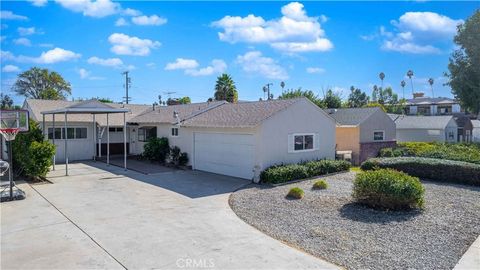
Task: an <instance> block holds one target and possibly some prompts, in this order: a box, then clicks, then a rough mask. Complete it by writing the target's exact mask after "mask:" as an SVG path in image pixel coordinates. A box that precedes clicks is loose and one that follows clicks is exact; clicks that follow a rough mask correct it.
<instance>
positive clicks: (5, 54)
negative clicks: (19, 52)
mask: <svg viewBox="0 0 480 270" xmlns="http://www.w3.org/2000/svg"><path fill="white" fill-rule="evenodd" d="M0 60H2V61H9V60H15V56H14V55H13V54H12V53H11V52H9V51H0Z"/></svg>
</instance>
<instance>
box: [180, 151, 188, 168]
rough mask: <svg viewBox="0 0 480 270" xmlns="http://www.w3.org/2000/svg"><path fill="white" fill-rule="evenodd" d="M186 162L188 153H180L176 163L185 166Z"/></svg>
mask: <svg viewBox="0 0 480 270" xmlns="http://www.w3.org/2000/svg"><path fill="white" fill-rule="evenodd" d="M187 163H188V154H187V153H186V152H183V153H180V157H178V165H180V166H185V165H187Z"/></svg>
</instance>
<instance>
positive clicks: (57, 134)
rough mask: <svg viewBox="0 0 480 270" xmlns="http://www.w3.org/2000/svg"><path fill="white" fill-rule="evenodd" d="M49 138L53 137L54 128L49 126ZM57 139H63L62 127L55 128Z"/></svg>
mask: <svg viewBox="0 0 480 270" xmlns="http://www.w3.org/2000/svg"><path fill="white" fill-rule="evenodd" d="M48 139H50V140H52V139H53V128H48ZM55 139H56V140H60V139H62V128H55Z"/></svg>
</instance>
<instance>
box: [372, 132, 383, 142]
mask: <svg viewBox="0 0 480 270" xmlns="http://www.w3.org/2000/svg"><path fill="white" fill-rule="evenodd" d="M384 139H385V131H383V130H375V131H374V132H373V140H374V141H383V140H384Z"/></svg>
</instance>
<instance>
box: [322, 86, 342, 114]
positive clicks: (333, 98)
mask: <svg viewBox="0 0 480 270" xmlns="http://www.w3.org/2000/svg"><path fill="white" fill-rule="evenodd" d="M323 103H324V104H325V106H326V107H327V108H329V109H332V108H340V107H342V99H341V98H340V95H339V94H338V93H334V92H333V90H332V89H329V90H328V91H327V93H326V94H325V98H324V99H323Z"/></svg>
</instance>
